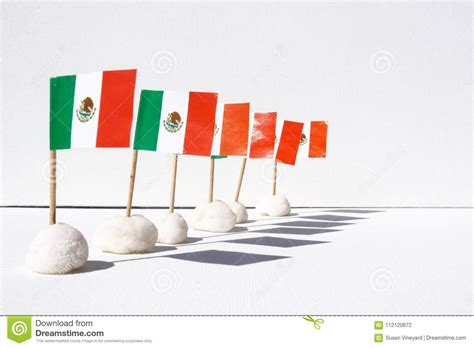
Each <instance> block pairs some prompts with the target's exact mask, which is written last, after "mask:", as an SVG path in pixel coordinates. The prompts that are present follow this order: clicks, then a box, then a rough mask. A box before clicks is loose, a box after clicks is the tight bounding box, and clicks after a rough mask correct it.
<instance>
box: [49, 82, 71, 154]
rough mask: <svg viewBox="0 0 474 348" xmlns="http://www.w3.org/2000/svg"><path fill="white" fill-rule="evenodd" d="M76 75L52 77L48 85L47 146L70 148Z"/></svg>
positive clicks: (54, 148) (51, 147)
mask: <svg viewBox="0 0 474 348" xmlns="http://www.w3.org/2000/svg"><path fill="white" fill-rule="evenodd" d="M75 88H76V76H75V75H71V76H61V77H54V78H52V79H51V80H50V85H49V93H50V95H49V148H50V150H60V149H69V148H71V128H72V115H73V112H74V90H75Z"/></svg>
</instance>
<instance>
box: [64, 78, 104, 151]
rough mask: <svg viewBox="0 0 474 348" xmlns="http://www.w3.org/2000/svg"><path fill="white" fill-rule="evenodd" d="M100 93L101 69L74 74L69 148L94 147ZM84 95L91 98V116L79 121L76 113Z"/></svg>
mask: <svg viewBox="0 0 474 348" xmlns="http://www.w3.org/2000/svg"><path fill="white" fill-rule="evenodd" d="M101 93H102V72H101V71H100V72H93V73H88V74H80V75H77V76H76V88H75V93H74V108H73V111H72V130H71V148H81V147H96V141H97V128H98V124H99V112H100V97H101ZM86 97H89V98H91V99H92V102H93V103H94V106H93V107H94V109H93V116H92V118H91V119H89V120H88V121H85V122H81V121H80V120H79V117H78V113H79V111H80V107H81V104H82V101H83V100H84V99H85V98H86Z"/></svg>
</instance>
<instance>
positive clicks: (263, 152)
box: [248, 112, 277, 158]
mask: <svg viewBox="0 0 474 348" xmlns="http://www.w3.org/2000/svg"><path fill="white" fill-rule="evenodd" d="M276 121H277V113H276V112H267V113H258V112H257V113H255V115H254V117H253V120H252V126H251V128H252V135H251V142H250V148H249V155H248V157H249V158H272V157H273V153H274V148H275V130H276Z"/></svg>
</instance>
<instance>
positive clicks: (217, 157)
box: [211, 155, 227, 159]
mask: <svg viewBox="0 0 474 348" xmlns="http://www.w3.org/2000/svg"><path fill="white" fill-rule="evenodd" d="M211 158H213V159H220V158H227V156H219V155H212V156H211Z"/></svg>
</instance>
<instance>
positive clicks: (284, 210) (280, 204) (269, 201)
mask: <svg viewBox="0 0 474 348" xmlns="http://www.w3.org/2000/svg"><path fill="white" fill-rule="evenodd" d="M256 208H257V211H258V212H259V213H260V214H261V215H268V216H287V215H288V214H289V213H290V211H291V207H290V203H289V202H288V199H287V198H286V196H284V195H280V194H276V195H271V196H267V197H264V198H263V199H262V200H260V202H258V204H257V207H256Z"/></svg>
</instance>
